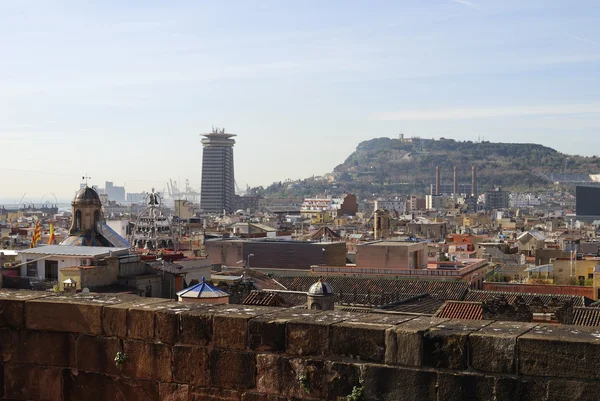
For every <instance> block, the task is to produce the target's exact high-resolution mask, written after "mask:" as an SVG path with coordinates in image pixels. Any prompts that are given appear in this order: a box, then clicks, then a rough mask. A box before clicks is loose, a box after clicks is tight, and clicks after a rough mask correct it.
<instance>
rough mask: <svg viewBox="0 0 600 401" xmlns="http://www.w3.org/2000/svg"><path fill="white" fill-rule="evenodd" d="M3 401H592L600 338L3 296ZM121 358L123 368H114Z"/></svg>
mask: <svg viewBox="0 0 600 401" xmlns="http://www.w3.org/2000/svg"><path fill="white" fill-rule="evenodd" d="M0 326H1V329H0V335H1V338H0V351H1V352H0V353H1V355H2V365H1V368H0V370H1V372H0V373H1V374H0V378H2V380H3V383H2V386H0V389H1V390H0V392H2V395H1V397H2V399H5V400H57V401H58V400H61V401H63V400H64V401H82V400H122V401H125V400H126V401H138V400H164V401H166V400H168V401H183V400H185V401H200V400H203V401H204V400H206V401H217V400H219V401H229V400H235V401H284V400H341V399H345V396H346V395H348V394H350V393H351V391H352V389H353V387H355V386H356V387H361V386H362V388H363V394H364V399H365V400H394V401H402V400H431V401H434V400H436V401H437V400H460V401H464V400H486V401H500V400H543V401H558V400H596V399H597V395H598V393H599V392H600V368H598V367H597V365H596V363H597V361H598V360H600V331H599V330H594V329H586V328H582V327H575V326H546V325H537V326H536V325H535V324H532V323H512V322H492V321H461V320H446V319H439V318H431V317H415V316H402V315H380V314H350V313H343V312H333V311H322V312H317V311H310V310H291V309H278V308H266V307H244V306H238V305H220V306H210V305H189V304H185V305H182V304H178V303H176V302H171V301H168V300H160V299H142V298H134V297H125V296H123V297H109V296H94V295H86V296H81V295H78V296H70V297H69V296H56V295H49V296H45V297H44V296H43V294H42V293H39V292H26V291H20V292H17V291H14V292H10V291H6V290H3V291H2V292H1V293H0ZM118 352H121V353H125V354H126V355H127V360H126V361H125V362H123V363H122V365H120V366H117V365H116V364H115V361H114V359H115V356H116V355H117V353H118Z"/></svg>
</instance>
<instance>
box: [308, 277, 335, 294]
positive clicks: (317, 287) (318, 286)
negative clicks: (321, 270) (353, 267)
mask: <svg viewBox="0 0 600 401" xmlns="http://www.w3.org/2000/svg"><path fill="white" fill-rule="evenodd" d="M308 295H333V288H331V285H329V283H325V282H323V281H321V280H319V281H317V282H316V283H314V284H313V285H311V286H310V289H309V290H308Z"/></svg>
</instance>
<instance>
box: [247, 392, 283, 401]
mask: <svg viewBox="0 0 600 401" xmlns="http://www.w3.org/2000/svg"><path fill="white" fill-rule="evenodd" d="M242 401H288V398H287V397H280V396H278V395H273V394H262V393H249V392H248V393H244V394H242Z"/></svg>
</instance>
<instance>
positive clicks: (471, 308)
mask: <svg viewBox="0 0 600 401" xmlns="http://www.w3.org/2000/svg"><path fill="white" fill-rule="evenodd" d="M435 316H436V317H440V318H446V319H468V320H481V319H482V316H483V308H482V306H481V302H465V301H446V302H445V303H444V305H443V306H442V307H441V308H440V310H439V312H437V313H436V314H435Z"/></svg>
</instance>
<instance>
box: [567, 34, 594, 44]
mask: <svg viewBox="0 0 600 401" xmlns="http://www.w3.org/2000/svg"><path fill="white" fill-rule="evenodd" d="M567 36H568V37H569V38H571V39H573V40H576V41H578V42H582V43H588V44H591V45H600V42H596V41H595V40H592V39H589V38H584V37H581V36H577V35H572V34H569V35H567Z"/></svg>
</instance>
